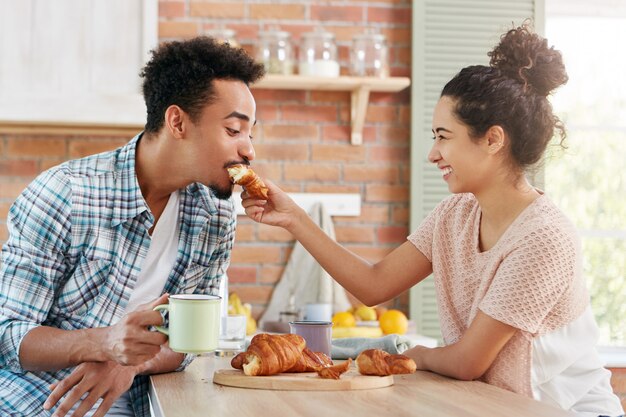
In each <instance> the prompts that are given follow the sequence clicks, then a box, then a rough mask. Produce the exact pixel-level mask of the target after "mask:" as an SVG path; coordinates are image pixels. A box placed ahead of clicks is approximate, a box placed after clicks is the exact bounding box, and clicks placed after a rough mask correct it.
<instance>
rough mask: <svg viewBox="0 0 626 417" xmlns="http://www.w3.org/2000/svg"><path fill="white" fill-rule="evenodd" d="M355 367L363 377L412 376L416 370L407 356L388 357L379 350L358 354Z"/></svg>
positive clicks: (369, 350)
mask: <svg viewBox="0 0 626 417" xmlns="http://www.w3.org/2000/svg"><path fill="white" fill-rule="evenodd" d="M356 367H357V368H358V370H359V372H360V373H361V374H363V375H378V376H386V375H393V374H412V373H413V372H415V370H416V369H417V365H416V364H415V361H414V360H413V359H411V358H409V357H408V356H404V355H390V354H389V353H387V352H385V351H384V350H380V349H367V350H364V351H363V352H361V353H359V356H357V358H356Z"/></svg>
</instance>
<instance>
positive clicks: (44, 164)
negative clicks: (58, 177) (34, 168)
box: [39, 157, 67, 172]
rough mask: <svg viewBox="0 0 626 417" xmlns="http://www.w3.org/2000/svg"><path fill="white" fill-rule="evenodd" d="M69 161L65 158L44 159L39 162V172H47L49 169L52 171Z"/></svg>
mask: <svg viewBox="0 0 626 417" xmlns="http://www.w3.org/2000/svg"><path fill="white" fill-rule="evenodd" d="M65 161H67V158H65V157H63V158H46V159H42V160H41V161H40V162H39V171H40V172H43V171H46V170H47V169H50V168H52V167H55V166H57V165H60V164H62V163H63V162H65Z"/></svg>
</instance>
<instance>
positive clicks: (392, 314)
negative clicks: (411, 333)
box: [379, 310, 409, 334]
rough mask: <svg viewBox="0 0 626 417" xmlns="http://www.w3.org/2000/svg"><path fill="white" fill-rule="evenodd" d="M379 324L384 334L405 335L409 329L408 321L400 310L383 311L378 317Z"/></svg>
mask: <svg viewBox="0 0 626 417" xmlns="http://www.w3.org/2000/svg"><path fill="white" fill-rule="evenodd" d="M379 323H380V328H381V330H382V331H383V333H384V334H392V333H397V334H405V333H406V329H407V328H408V327H409V320H408V319H407V318H406V316H405V315H404V313H403V312H401V311H400V310H388V311H385V312H384V313H383V314H382V315H381V316H380V319H379Z"/></svg>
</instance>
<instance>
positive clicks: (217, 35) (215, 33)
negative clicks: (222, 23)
mask: <svg viewBox="0 0 626 417" xmlns="http://www.w3.org/2000/svg"><path fill="white" fill-rule="evenodd" d="M205 34H206V35H207V36H209V37H211V38H213V39H215V40H216V41H217V42H219V43H227V44H229V45H230V46H232V47H235V48H238V47H239V42H237V40H236V39H235V34H236V32H235V31H234V30H233V29H227V28H221V27H220V28H214V29H209V30H207V31H206V32H205Z"/></svg>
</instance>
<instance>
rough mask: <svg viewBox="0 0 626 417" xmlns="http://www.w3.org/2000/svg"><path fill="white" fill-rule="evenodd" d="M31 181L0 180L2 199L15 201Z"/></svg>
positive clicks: (0, 195)
mask: <svg viewBox="0 0 626 417" xmlns="http://www.w3.org/2000/svg"><path fill="white" fill-rule="evenodd" d="M29 183H30V181H15V180H7V179H5V178H2V179H1V180H0V198H7V199H11V200H15V199H16V198H17V196H19V195H20V194H21V193H22V191H24V189H25V188H26V187H27V186H28V184H29Z"/></svg>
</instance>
